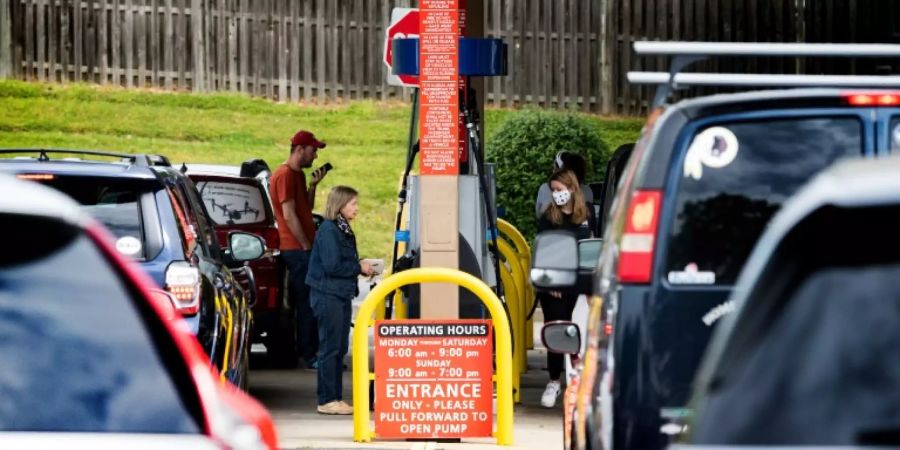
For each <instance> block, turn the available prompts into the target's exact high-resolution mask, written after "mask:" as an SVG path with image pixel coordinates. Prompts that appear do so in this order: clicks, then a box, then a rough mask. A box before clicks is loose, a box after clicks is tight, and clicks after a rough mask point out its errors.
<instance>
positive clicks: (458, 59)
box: [391, 0, 506, 319]
mask: <svg viewBox="0 0 900 450" xmlns="http://www.w3.org/2000/svg"><path fill="white" fill-rule="evenodd" d="M464 1H465V0H420V2H419V37H418V38H417V39H405V38H400V39H394V40H393V41H392V50H391V51H392V54H393V63H392V72H393V74H395V75H418V76H419V89H420V91H419V96H420V100H419V117H418V119H419V120H418V122H419V127H418V131H419V152H420V155H419V175H420V181H419V183H420V184H419V189H420V191H419V192H420V193H419V195H420V207H419V211H418V213H419V218H418V220H419V224H420V226H421V236H420V242H419V243H420V255H421V267H445V268H451V269H458V264H459V248H460V242H459V208H460V205H459V202H460V199H459V175H460V167H461V164H460V161H466V159H467V156H468V152H467V151H465V150H463V149H465V146H460V138H464V135H463V136H461V134H462V133H464V132H465V131H464V130H461V129H460V128H461V127H460V126H459V122H460V103H461V102H460V95H461V94H462V95H465V93H466V90H465V89H460V88H461V87H462V88H464V87H465V86H466V84H467V83H466V81H467V80H466V77H468V76H499V75H505V74H506V51H505V50H506V49H505V47H504V45H503V43H502V41H500V40H498V39H476V38H465V37H462V36H463V35H464V32H465V14H464V11H461V10H460V8H463V9H464V6H463V5H461V4H460V3H463V2H464ZM469 101H471V99H469ZM463 104H464V105H465V104H466V102H463ZM463 142H465V139H463ZM461 150H463V151H461ZM472 150H473V151H475V152H476V153H475V158H476V159H478V161H474V164H472V163H469V164H465V165H464V166H463V167H464V168H469V169H468V170H479V169H478V168H479V167H483V163H484V161H483V156H481V154H482V153H483V152H480V149H472ZM482 172H483V169H482V170H479V172H478V173H482ZM420 311H421V312H420V317H421V318H423V319H448V318H454V319H455V318H458V317H459V316H460V315H459V291H458V288H457V287H456V286H454V285H445V284H424V285H422V287H421V310H420Z"/></svg>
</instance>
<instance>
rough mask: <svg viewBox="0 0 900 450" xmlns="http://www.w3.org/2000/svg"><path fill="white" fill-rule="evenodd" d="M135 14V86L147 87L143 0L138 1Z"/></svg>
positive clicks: (145, 19) (145, 26)
mask: <svg viewBox="0 0 900 450" xmlns="http://www.w3.org/2000/svg"><path fill="white" fill-rule="evenodd" d="M138 1H139V2H140V4H138V8H137V11H136V12H137V14H136V15H135V17H134V20H135V23H134V25H135V40H136V44H137V69H138V70H137V76H138V79H137V85H138V86H139V87H142V88H143V87H146V86H147V33H146V28H147V14H146V12H145V10H144V8H143V6H144V0H138Z"/></svg>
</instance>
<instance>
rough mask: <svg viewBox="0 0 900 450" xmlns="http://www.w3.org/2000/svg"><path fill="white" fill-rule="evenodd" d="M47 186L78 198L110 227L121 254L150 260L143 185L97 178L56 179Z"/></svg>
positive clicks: (100, 220) (49, 181)
mask: <svg viewBox="0 0 900 450" xmlns="http://www.w3.org/2000/svg"><path fill="white" fill-rule="evenodd" d="M44 183H45V184H47V185H49V186H52V187H53V188H55V189H57V190H60V191H62V192H64V193H65V194H67V195H68V196H70V197H72V198H74V199H75V200H76V201H77V202H78V203H80V204H81V206H82V209H83V210H84V211H85V212H86V213H87V214H89V215H91V216H92V217H94V218H95V219H97V220H98V221H99V222H100V223H102V224H103V225H104V226H106V228H107V229H109V231H111V232H112V234H113V235H114V236H115V238H116V242H115V246H116V250H118V251H119V253H121V254H123V255H125V256H128V257H131V258H135V259H144V258H146V256H147V255H146V240H145V237H144V226H143V219H142V217H143V215H142V212H141V205H140V201H139V198H140V195H141V193H142V192H143V191H142V188H141V186H140V185H137V184H135V183H133V182H131V181H130V180H119V179H115V178H97V177H55V178H53V179H51V180H47V181H45V182H44Z"/></svg>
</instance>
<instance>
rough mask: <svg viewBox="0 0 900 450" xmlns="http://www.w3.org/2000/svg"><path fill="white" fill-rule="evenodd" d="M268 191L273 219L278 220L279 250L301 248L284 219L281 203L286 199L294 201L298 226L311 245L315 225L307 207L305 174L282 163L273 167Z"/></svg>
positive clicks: (307, 194) (307, 195) (310, 209)
mask: <svg viewBox="0 0 900 450" xmlns="http://www.w3.org/2000/svg"><path fill="white" fill-rule="evenodd" d="M269 193H270V195H271V196H272V207H273V208H274V209H275V220H276V221H277V222H278V237H279V238H280V239H281V250H300V249H302V248H303V247H301V246H300V242H298V241H297V238H295V237H294V233H291V229H290V228H288V225H287V222H286V221H285V220H284V212H283V211H282V208H281V204H282V203H284V202H286V201H288V200H293V201H294V210H295V211H296V213H297V218H299V219H300V227H301V228H302V229H303V234H305V235H306V238H307V239H308V240H309V243H310V245H312V243H313V240H314V239H315V237H316V225H315V224H314V223H313V218H312V208H310V207H309V191H307V190H306V175H304V174H303V172H296V171H294V170H293V169H291V168H290V167H288V165H287V164H282V165H280V166H278V168H277V169H275V172H274V173H273V174H272V178H270V179H269ZM311 249H312V248H309V249H307V250H311Z"/></svg>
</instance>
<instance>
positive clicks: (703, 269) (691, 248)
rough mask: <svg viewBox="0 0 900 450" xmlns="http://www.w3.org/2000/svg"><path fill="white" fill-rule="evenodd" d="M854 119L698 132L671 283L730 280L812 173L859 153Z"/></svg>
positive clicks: (674, 237)
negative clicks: (770, 224)
mask: <svg viewBox="0 0 900 450" xmlns="http://www.w3.org/2000/svg"><path fill="white" fill-rule="evenodd" d="M862 149H863V140H862V124H861V123H860V121H859V120H858V119H857V118H855V117H846V118H845V117H839V118H786V119H776V120H765V121H754V122H733V123H722V124H717V125H715V126H712V127H708V128H704V129H701V130H698V133H697V134H696V135H695V136H694V137H693V139H692V141H691V142H690V143H689V148H688V151H687V154H686V157H685V161H684V167H683V168H682V169H680V170H679V174H678V175H679V178H680V180H679V182H678V193H677V197H676V201H675V220H674V221H673V224H672V227H671V229H670V230H669V233H670V243H669V247H668V255H667V259H666V266H665V267H666V273H667V274H668V277H667V278H668V281H669V283H671V284H716V285H730V284H733V283H734V281H735V279H736V278H737V276H738V273H739V272H740V270H741V267H742V266H743V265H744V262H745V261H746V259H747V257H748V256H749V254H750V251H751V249H752V248H753V246H754V244H755V243H756V241H757V239H758V238H759V236H760V235H761V234H762V232H763V230H764V228H765V226H766V224H767V223H768V222H769V219H770V218H771V217H772V215H774V214H775V212H777V211H778V209H779V208H780V207H781V205H782V203H783V202H784V201H785V199H787V198H788V197H790V196H791V195H792V194H794V192H795V191H796V190H797V189H798V188H799V187H800V186H802V185H803V184H804V183H806V182H807V181H809V180H810V178H812V176H813V175H815V173H816V172H818V171H820V170H821V169H823V168H825V167H827V166H829V165H830V164H831V163H832V162H834V161H835V160H837V159H839V158H842V157H850V156H860V155H861V154H862Z"/></svg>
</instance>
